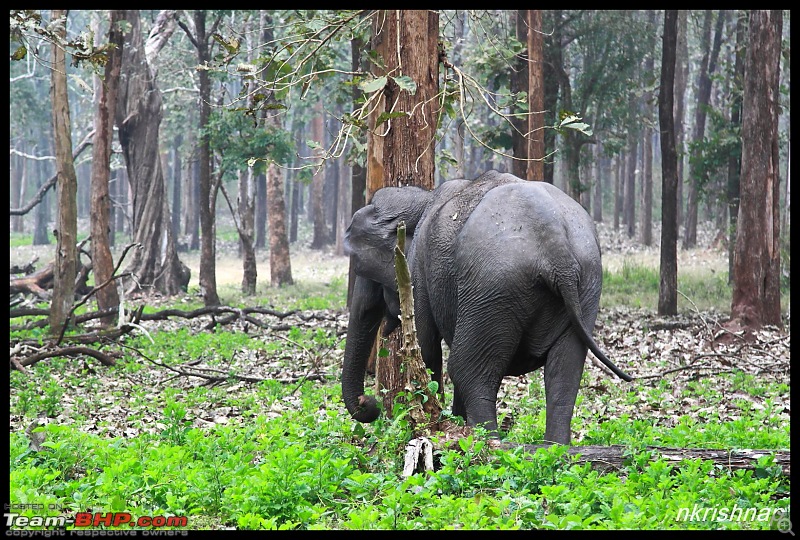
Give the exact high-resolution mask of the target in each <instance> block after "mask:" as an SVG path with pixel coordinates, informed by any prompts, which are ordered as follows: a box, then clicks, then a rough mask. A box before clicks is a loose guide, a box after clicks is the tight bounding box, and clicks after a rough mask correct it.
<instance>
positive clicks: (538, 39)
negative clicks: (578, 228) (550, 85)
mask: <svg viewBox="0 0 800 540" xmlns="http://www.w3.org/2000/svg"><path fill="white" fill-rule="evenodd" d="M527 14H528V92H529V95H528V108H529V109H528V110H529V111H530V115H529V116H528V130H529V132H530V135H529V137H528V145H529V150H528V157H529V158H530V159H531V161H529V162H528V173H527V178H528V180H544V156H545V145H544V136H545V129H544V125H545V124H544V121H545V120H544V117H545V112H544V111H545V108H544V94H545V89H544V85H545V83H544V34H543V33H542V10H539V9H531V10H527Z"/></svg>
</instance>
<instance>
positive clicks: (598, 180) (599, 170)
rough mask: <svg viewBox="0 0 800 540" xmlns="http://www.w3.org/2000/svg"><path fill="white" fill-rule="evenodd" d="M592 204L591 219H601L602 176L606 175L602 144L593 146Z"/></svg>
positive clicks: (606, 164)
mask: <svg viewBox="0 0 800 540" xmlns="http://www.w3.org/2000/svg"><path fill="white" fill-rule="evenodd" d="M594 162H595V168H594V206H592V219H594V220H595V221H597V222H601V221H603V178H604V177H606V176H607V175H608V158H606V157H605V156H603V150H602V145H601V144H600V143H598V144H596V145H595V146H594Z"/></svg>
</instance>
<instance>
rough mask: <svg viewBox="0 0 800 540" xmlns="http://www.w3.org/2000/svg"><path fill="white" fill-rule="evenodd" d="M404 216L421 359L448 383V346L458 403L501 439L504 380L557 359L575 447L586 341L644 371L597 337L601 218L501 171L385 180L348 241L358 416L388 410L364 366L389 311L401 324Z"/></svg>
mask: <svg viewBox="0 0 800 540" xmlns="http://www.w3.org/2000/svg"><path fill="white" fill-rule="evenodd" d="M401 221H402V222H405V227H406V237H407V240H406V246H407V249H406V258H407V261H408V267H409V270H410V273H411V278H412V284H413V296H414V317H415V323H416V329H417V339H418V342H419V347H420V350H421V353H422V358H423V361H424V362H425V365H426V367H427V368H428V369H430V370H431V373H432V379H433V380H435V381H436V382H438V383H439V388H440V390H441V389H442V388H443V387H442V365H443V360H442V341H444V342H445V343H446V344H447V346H448V347H449V349H450V353H449V356H448V358H447V373H448V375H449V377H450V379H451V381H452V383H453V403H452V414H453V415H454V416H461V417H462V418H464V420H465V421H466V423H467V425H470V426H482V427H484V428H485V429H486V430H487V431H488V432H489V435H490V436H491V437H493V438H498V437H499V434H498V430H497V409H496V402H497V393H498V390H499V388H500V385H501V382H502V380H503V378H504V377H505V376H513V375H522V374H525V373H529V372H531V371H534V370H536V369H538V368H540V367H544V385H545V395H546V426H545V439H546V440H547V441H550V442H554V443H560V444H566V445H569V444H570V436H571V432H570V424H571V421H572V414H573V408H574V406H575V399H576V397H577V393H578V388H579V385H580V380H581V375H582V373H583V367H584V362H585V360H586V354H587V349H589V350H591V351H592V352H593V353H594V354H595V356H596V357H597V358H598V359H599V360H600V361H601V362H603V364H605V365H606V366H607V367H608V368H609V369H611V370H612V371H613V372H614V373H615V374H616V375H617V376H618V377H620V378H621V379H623V380H625V381H631V380H632V379H631V377H630V376H629V375H628V374H626V373H624V372H623V371H622V370H620V369H619V368H618V367H617V366H615V365H614V364H613V363H612V362H611V361H610V360H609V359H608V358H607V357H606V355H605V354H604V353H603V352H602V351H601V350H600V348H599V346H598V345H597V343H596V342H595V341H594V339H593V338H592V331H593V329H594V324H595V319H596V317H597V312H598V309H599V304H600V292H601V287H602V266H601V256H600V245H599V242H598V239H597V233H596V231H595V227H594V222H593V221H592V219H591V217H590V216H589V215H588V213H587V212H586V210H584V208H583V207H582V206H581V205H580V204H579V203H578V202H576V201H575V200H573V199H572V198H571V197H569V196H568V195H567V194H565V193H564V192H563V191H561V190H560V189H558V188H557V187H555V186H553V185H552V184H549V183H546V182H537V181H527V180H522V179H520V178H517V177H516V176H513V175H511V174H508V173H500V172H497V171H494V170H490V171H488V172H485V173H484V174H482V175H480V176H479V177H478V178H475V179H474V180H465V179H455V180H448V181H445V182H442V183H441V185H440V186H438V187H437V188H435V189H434V190H430V191H428V190H425V189H422V188H418V187H411V186H406V187H385V188H382V189H379V190H378V191H376V192H375V194H374V196H373V198H372V200H371V202H370V204H368V205H366V206H365V207H363V208H361V209H359V210H358V211H357V212H355V213H354V214H353V217H352V219H351V222H350V225H349V226H348V228H347V231H346V233H345V239H344V245H345V253H347V254H349V256H350V261H351V264H352V265H353V268H354V271H355V276H356V277H355V282H354V286H353V293H352V297H351V303H350V319H349V322H348V328H347V339H346V345H345V354H344V363H343V367H342V375H341V383H342V397H343V400H344V403H345V406H346V407H347V410H348V412H349V413H350V415H351V416H352V417H353V418H354V419H356V420H358V421H360V422H372V421H374V420H375V419H376V418H377V417H378V415H379V414H380V413H379V409H378V406H377V402H376V400H375V398H374V397H372V396H368V395H365V394H364V377H365V370H366V364H367V360H368V356H369V354H370V351H371V348H372V344H373V342H374V340H375V338H376V335H377V332H378V328H379V326H380V323H381V321H382V320H384V319H385V320H386V321H387V323H386V325H385V326H384V335H388V334H389V333H390V332H391V331H392V330H394V329H395V328H396V327H397V326H398V325H399V316H400V303H399V297H398V292H397V283H396V278H395V269H394V252H393V249H394V246H395V243H396V239H397V225H398V224H399V223H400V222H401Z"/></svg>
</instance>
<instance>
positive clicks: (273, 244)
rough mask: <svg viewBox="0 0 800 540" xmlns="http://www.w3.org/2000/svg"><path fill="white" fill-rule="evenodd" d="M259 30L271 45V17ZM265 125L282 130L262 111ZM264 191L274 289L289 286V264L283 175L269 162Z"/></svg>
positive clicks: (266, 17) (277, 118) (274, 118)
mask: <svg viewBox="0 0 800 540" xmlns="http://www.w3.org/2000/svg"><path fill="white" fill-rule="evenodd" d="M259 25H260V27H261V42H262V43H272V42H273V39H274V36H273V27H274V24H273V22H272V16H271V15H270V14H269V13H266V12H264V11H262V12H261V19H260V22H259ZM267 103H268V104H275V103H276V99H275V94H274V92H270V93H269V96H268V99H267ZM263 116H264V123H265V125H266V126H267V127H268V128H269V129H271V130H273V131H278V130H281V129H282V128H283V124H282V122H283V120H282V117H281V116H279V115H277V114H269V110H268V109H267V110H265V111H264V115H263ZM265 187H266V190H267V215H268V219H269V227H268V229H269V233H268V234H269V273H270V284H271V285H272V286H273V287H278V286H281V285H291V284H292V283H294V280H293V279H292V261H291V259H290V257H289V236H288V234H287V231H286V198H285V196H284V184H283V174H282V173H281V169H280V168H279V167H278V165H277V163H276V162H275V160H274V159H273V160H270V162H269V164H268V165H267V177H266V186H265Z"/></svg>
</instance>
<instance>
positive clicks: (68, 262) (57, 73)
mask: <svg viewBox="0 0 800 540" xmlns="http://www.w3.org/2000/svg"><path fill="white" fill-rule="evenodd" d="M67 13H68V11H67V10H63V9H61V10H56V9H54V10H53V11H52V15H51V23H52V24H54V25H55V27H54V31H55V33H56V34H57V35H58V36H59V37H60V38H61V39H66V35H67ZM52 51H53V53H52V61H53V69H52V70H51V72H50V95H51V96H52V118H53V136H54V139H55V150H56V152H55V154H56V168H57V174H58V181H57V184H56V186H57V201H58V204H57V216H58V217H57V219H56V231H57V235H56V240H57V247H56V260H55V274H54V277H53V297H52V300H51V302H50V332H51V334H52V335H54V336H58V335H60V334H61V332H62V329H63V328H64V325H65V324H66V320H67V315H68V314H69V312H70V310H71V309H72V304H73V302H74V301H75V276H76V275H77V273H78V270H77V269H78V250H77V237H78V204H77V190H78V179H77V177H76V176H75V167H74V164H73V161H72V138H71V129H72V128H71V124H70V115H69V97H68V95H67V65H66V62H65V58H64V49H63V48H62V47H61V46H59V45H57V44H53V47H52Z"/></svg>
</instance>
